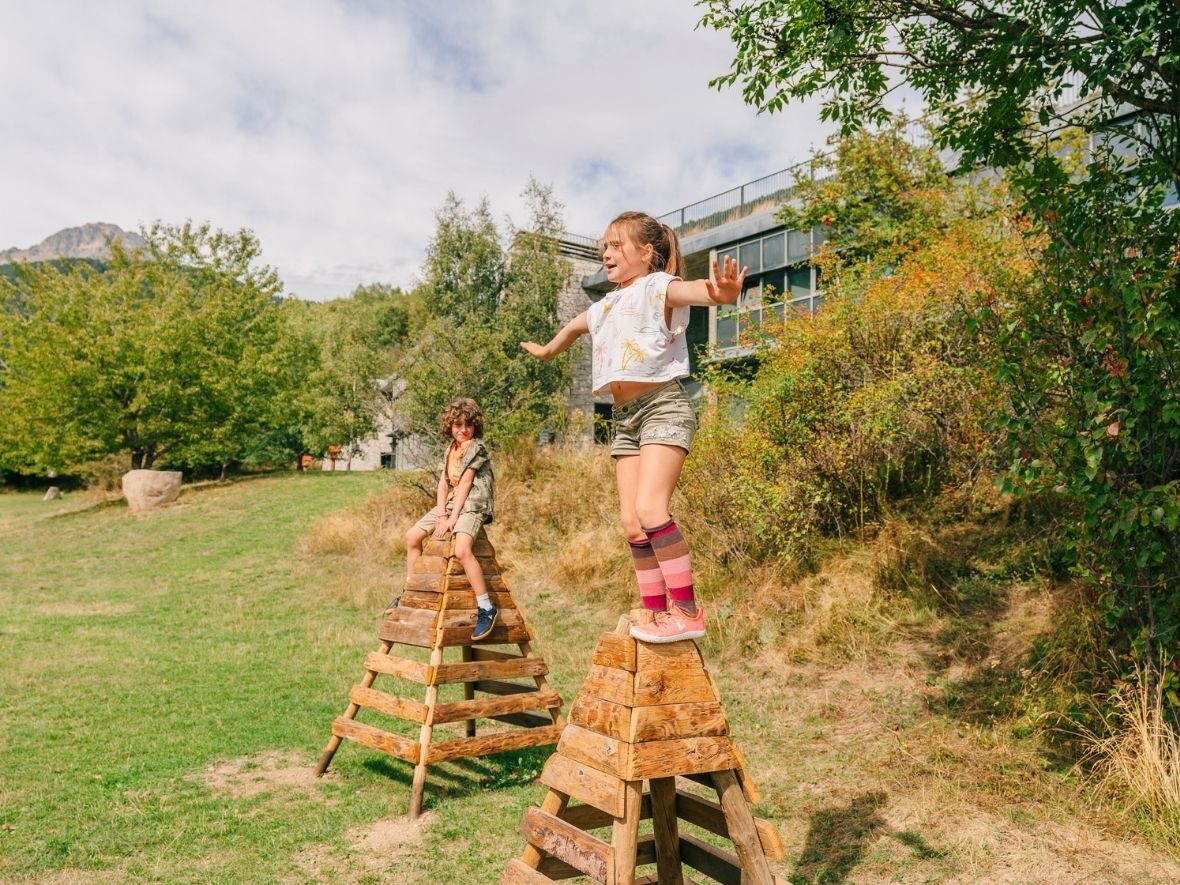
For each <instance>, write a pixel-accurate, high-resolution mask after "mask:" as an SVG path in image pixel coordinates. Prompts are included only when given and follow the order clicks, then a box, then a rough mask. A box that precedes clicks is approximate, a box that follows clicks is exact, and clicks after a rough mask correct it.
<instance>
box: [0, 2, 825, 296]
mask: <svg viewBox="0 0 1180 885" xmlns="http://www.w3.org/2000/svg"><path fill="white" fill-rule="evenodd" d="M0 15H2V19H0V21H2V27H0V106H2V108H3V118H4V123H3V130H2V132H0V195H2V196H0V200H2V203H0V206H2V208H0V249H5V248H9V247H18V248H27V247H29V246H32V245H34V244H35V243H38V242H40V241H41V240H42V239H44V238H45V237H47V236H49V235H50V234H53V233H55V232H56V231H58V230H60V229H62V228H65V227H72V226H75V225H80V224H83V223H86V222H98V221H103V222H111V223H114V224H117V225H119V226H120V227H122V228H124V229H126V230H136V229H138V228H139V227H140V226H141V225H147V224H150V223H151V222H153V221H155V220H162V221H164V222H166V223H173V224H179V223H183V222H184V221H185V220H189V219H191V220H192V221H194V222H205V221H208V222H210V223H211V224H212V225H213V226H214V227H219V228H224V229H226V230H237V229H239V228H249V229H250V230H252V231H253V232H254V234H255V235H256V236H257V237H258V239H259V241H260V242H261V244H262V261H263V262H264V263H266V264H269V265H271V266H273V267H275V268H276V269H277V270H278V272H279V275H280V277H281V278H282V280H283V282H284V286H285V289H286V292H287V293H288V294H290V295H295V296H298V297H301V298H309V299H316V300H322V299H326V298H332V297H338V296H343V295H347V294H348V293H349V292H351V291H352V290H353V289H354V288H355V287H356V286H357V285H358V284H363V283H371V282H383V283H390V284H393V285H397V286H401V287H402V288H410V287H412V286H413V285H414V283H415V281H416V280H417V279H418V278H419V276H420V271H421V267H422V262H423V259H424V256H425V250H426V247H427V245H428V243H429V242H430V238H431V235H432V233H433V229H434V216H435V213H436V212H437V211H438V209H439V208H440V207H441V206H442V204H443V202H444V200H445V199H446V196H447V193H448V192H449V191H453V192H454V193H455V194H456V195H457V196H458V197H459V198H460V199H461V200H463V202H464V204H465V205H467V206H474V205H475V204H476V203H478V201H479V200H480V199H482V198H485V197H486V198H487V200H488V201H489V204H490V206H491V209H492V211H493V213H494V215H495V216H496V218H497V219H505V218H509V219H511V220H512V221H513V222H514V223H516V224H517V225H522V226H523V225H524V224H525V222H526V221H527V213H526V210H525V207H524V203H523V201H522V199H521V196H520V194H521V191H522V190H523V189H524V187H525V186H526V185H527V183H528V181H529V177H530V176H533V177H535V178H536V179H537V180H538V181H540V182H541V183H543V184H547V185H550V186H552V188H553V191H554V195H555V197H556V198H557V199H558V200H559V201H560V202H561V203H562V204H563V205H564V206H565V227H566V229H567V230H569V231H572V232H574V233H578V234H582V235H585V236H598V235H599V234H601V232H602V229H603V228H604V227H605V225H606V223H607V222H609V221H610V219H611V218H613V217H614V216H615V215H617V214H618V213H619V212H621V211H624V210H627V209H639V210H642V211H646V212H651V213H652V214H656V215H658V214H662V213H664V212H668V211H671V210H674V209H677V208H679V207H681V206H683V205H686V204H689V203H693V202H695V201H697V200H700V199H704V198H706V197H709V196H712V195H713V194H716V193H719V192H721V191H725V190H728V189H729V188H731V187H735V186H737V185H740V184H742V183H744V182H747V181H751V180H753V179H756V178H759V177H761V176H763V175H767V174H769V173H771V172H775V171H778V170H780V169H783V168H785V167H787V166H790V165H793V164H795V163H798V162H801V161H803V160H806V159H807V158H808V156H809V154H810V152H811V150H812V149H813V148H815V149H822V148H823V147H824V143H825V139H826V137H827V135H828V134H829V133H830V132H831V131H832V127H831V125H830V124H820V123H819V119H818V117H819V114H818V110H819V105H818V103H810V104H800V105H797V106H793V107H790V108H788V109H786V110H784V111H782V112H780V113H778V114H773V115H769V114H766V115H759V114H757V113H756V112H755V111H754V110H753V109H751V108H749V107H747V106H746V105H745V104H743V102H742V99H741V95H740V92H739V91H738V90H737V89H726V90H723V91H720V92H719V91H717V90H715V89H711V88H709V86H708V82H709V80H710V79H711V78H712V77H715V76H717V75H719V74H722V73H725V72H726V71H727V70H728V68H729V63H730V60H731V58H732V51H731V48H732V45H731V43H730V42H729V38H728V36H727V35H725V34H723V33H718V32H714V31H709V30H704V29H701V30H698V29H696V23H697V21H698V20H699V19H700V15H701V10H700V9H699V8H697V7H695V6H694V5H693V3H692V2H691V0H642V2H638V0H627V2H624V0H596V2H593V3H584V2H573V0H470V2H469V0H454V2H452V0H433V2H423V0H417V2H409V0H405V2H398V0H283V2H278V0H274V2H268V0H250V2H245V3H243V2H240V0H204V2H202V3H192V2H187V0H186V2H179V0H150V2H148V0H142V2H141V0H109V2H107V3H93V2H80V0H58V2H47V3H29V2H23V0H0Z"/></svg>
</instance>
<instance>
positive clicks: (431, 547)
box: [422, 535, 451, 558]
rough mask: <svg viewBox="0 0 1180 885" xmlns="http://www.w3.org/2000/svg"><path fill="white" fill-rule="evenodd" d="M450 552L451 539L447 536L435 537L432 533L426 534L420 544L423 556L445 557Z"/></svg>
mask: <svg viewBox="0 0 1180 885" xmlns="http://www.w3.org/2000/svg"><path fill="white" fill-rule="evenodd" d="M450 552H451V539H450V538H449V537H446V536H444V537H442V538H436V537H434V536H433V535H427V536H426V541H425V543H423V545H422V555H423V556H438V557H442V558H446V557H447V556H449V555H450Z"/></svg>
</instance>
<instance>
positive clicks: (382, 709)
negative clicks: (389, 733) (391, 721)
mask: <svg viewBox="0 0 1180 885" xmlns="http://www.w3.org/2000/svg"><path fill="white" fill-rule="evenodd" d="M348 699H349V700H350V701H352V702H353V703H354V704H356V705H357V706H358V707H367V708H369V709H370V710H376V711H377V712H379V713H384V714H385V715H386V716H393V717H395V718H397V719H408V720H410V721H411V722H417V723H418V724H419V725H421V724H422V723H423V722H425V721H426V714H427V713H429V712H430V711H429V709H427V707H426V705H425V704H422V703H419V702H418V701H411V700H409V699H408V698H399V697H397V696H396V695H391V694H387V693H386V692H383V691H377V690H376V689H374V688H366V687H365V686H363V685H354V686H353V687H352V690H351V691H350V692H349V693H348Z"/></svg>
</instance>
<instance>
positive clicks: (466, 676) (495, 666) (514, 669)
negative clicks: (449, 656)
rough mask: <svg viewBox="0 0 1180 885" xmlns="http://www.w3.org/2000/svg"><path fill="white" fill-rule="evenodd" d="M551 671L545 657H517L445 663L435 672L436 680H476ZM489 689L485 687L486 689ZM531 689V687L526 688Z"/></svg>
mask: <svg viewBox="0 0 1180 885" xmlns="http://www.w3.org/2000/svg"><path fill="white" fill-rule="evenodd" d="M548 672H549V667H548V666H546V664H545V660H544V658H516V659H514V660H509V661H468V662H465V663H462V664H443V665H441V666H440V667H438V668H437V669H436V670H435V672H434V682H435V683H437V684H442V683H448V682H474V681H487V680H493V679H520V678H522V677H527V676H545V675H546V674H548ZM486 690H487V689H485V691H486ZM526 691H531V688H526Z"/></svg>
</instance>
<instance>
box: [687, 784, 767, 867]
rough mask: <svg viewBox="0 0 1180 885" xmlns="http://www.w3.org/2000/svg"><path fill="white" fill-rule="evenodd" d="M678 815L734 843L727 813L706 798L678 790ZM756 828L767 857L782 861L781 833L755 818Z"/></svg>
mask: <svg viewBox="0 0 1180 885" xmlns="http://www.w3.org/2000/svg"><path fill="white" fill-rule="evenodd" d="M676 814H677V815H679V816H680V817H681V818H683V819H684V820H686V821H688V822H689V823H690V824H696V825H697V826H698V827H700V828H701V829H702V830H708V831H709V832H710V833H713V834H714V835H716V836H723V837H725V838H726V839H729V841H731V842H732V841H733V837H732V836H730V835H729V826H728V824H726V822H725V812H723V811H722V810H721V806H720V805H719V804H718V803H716V802H713V801H712V800H710V799H706V798H705V797H704V796H697V795H695V794H693V793H687V792H685V791H684V790H677V791H676ZM754 827H755V829H756V830H757V832H758V841H759V842H760V843H761V844H762V850H763V852H765V854H766V856H767V857H768V858H770V859H771V860H782V859H783V858H784V857H785V856H786V846H784V845H783V837H782V836H781V835H779V831H778V830H777V829H776V828H775V827H774V825H773V824H771V823H769V822H768V821H764V820H760V819H758V818H754Z"/></svg>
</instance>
